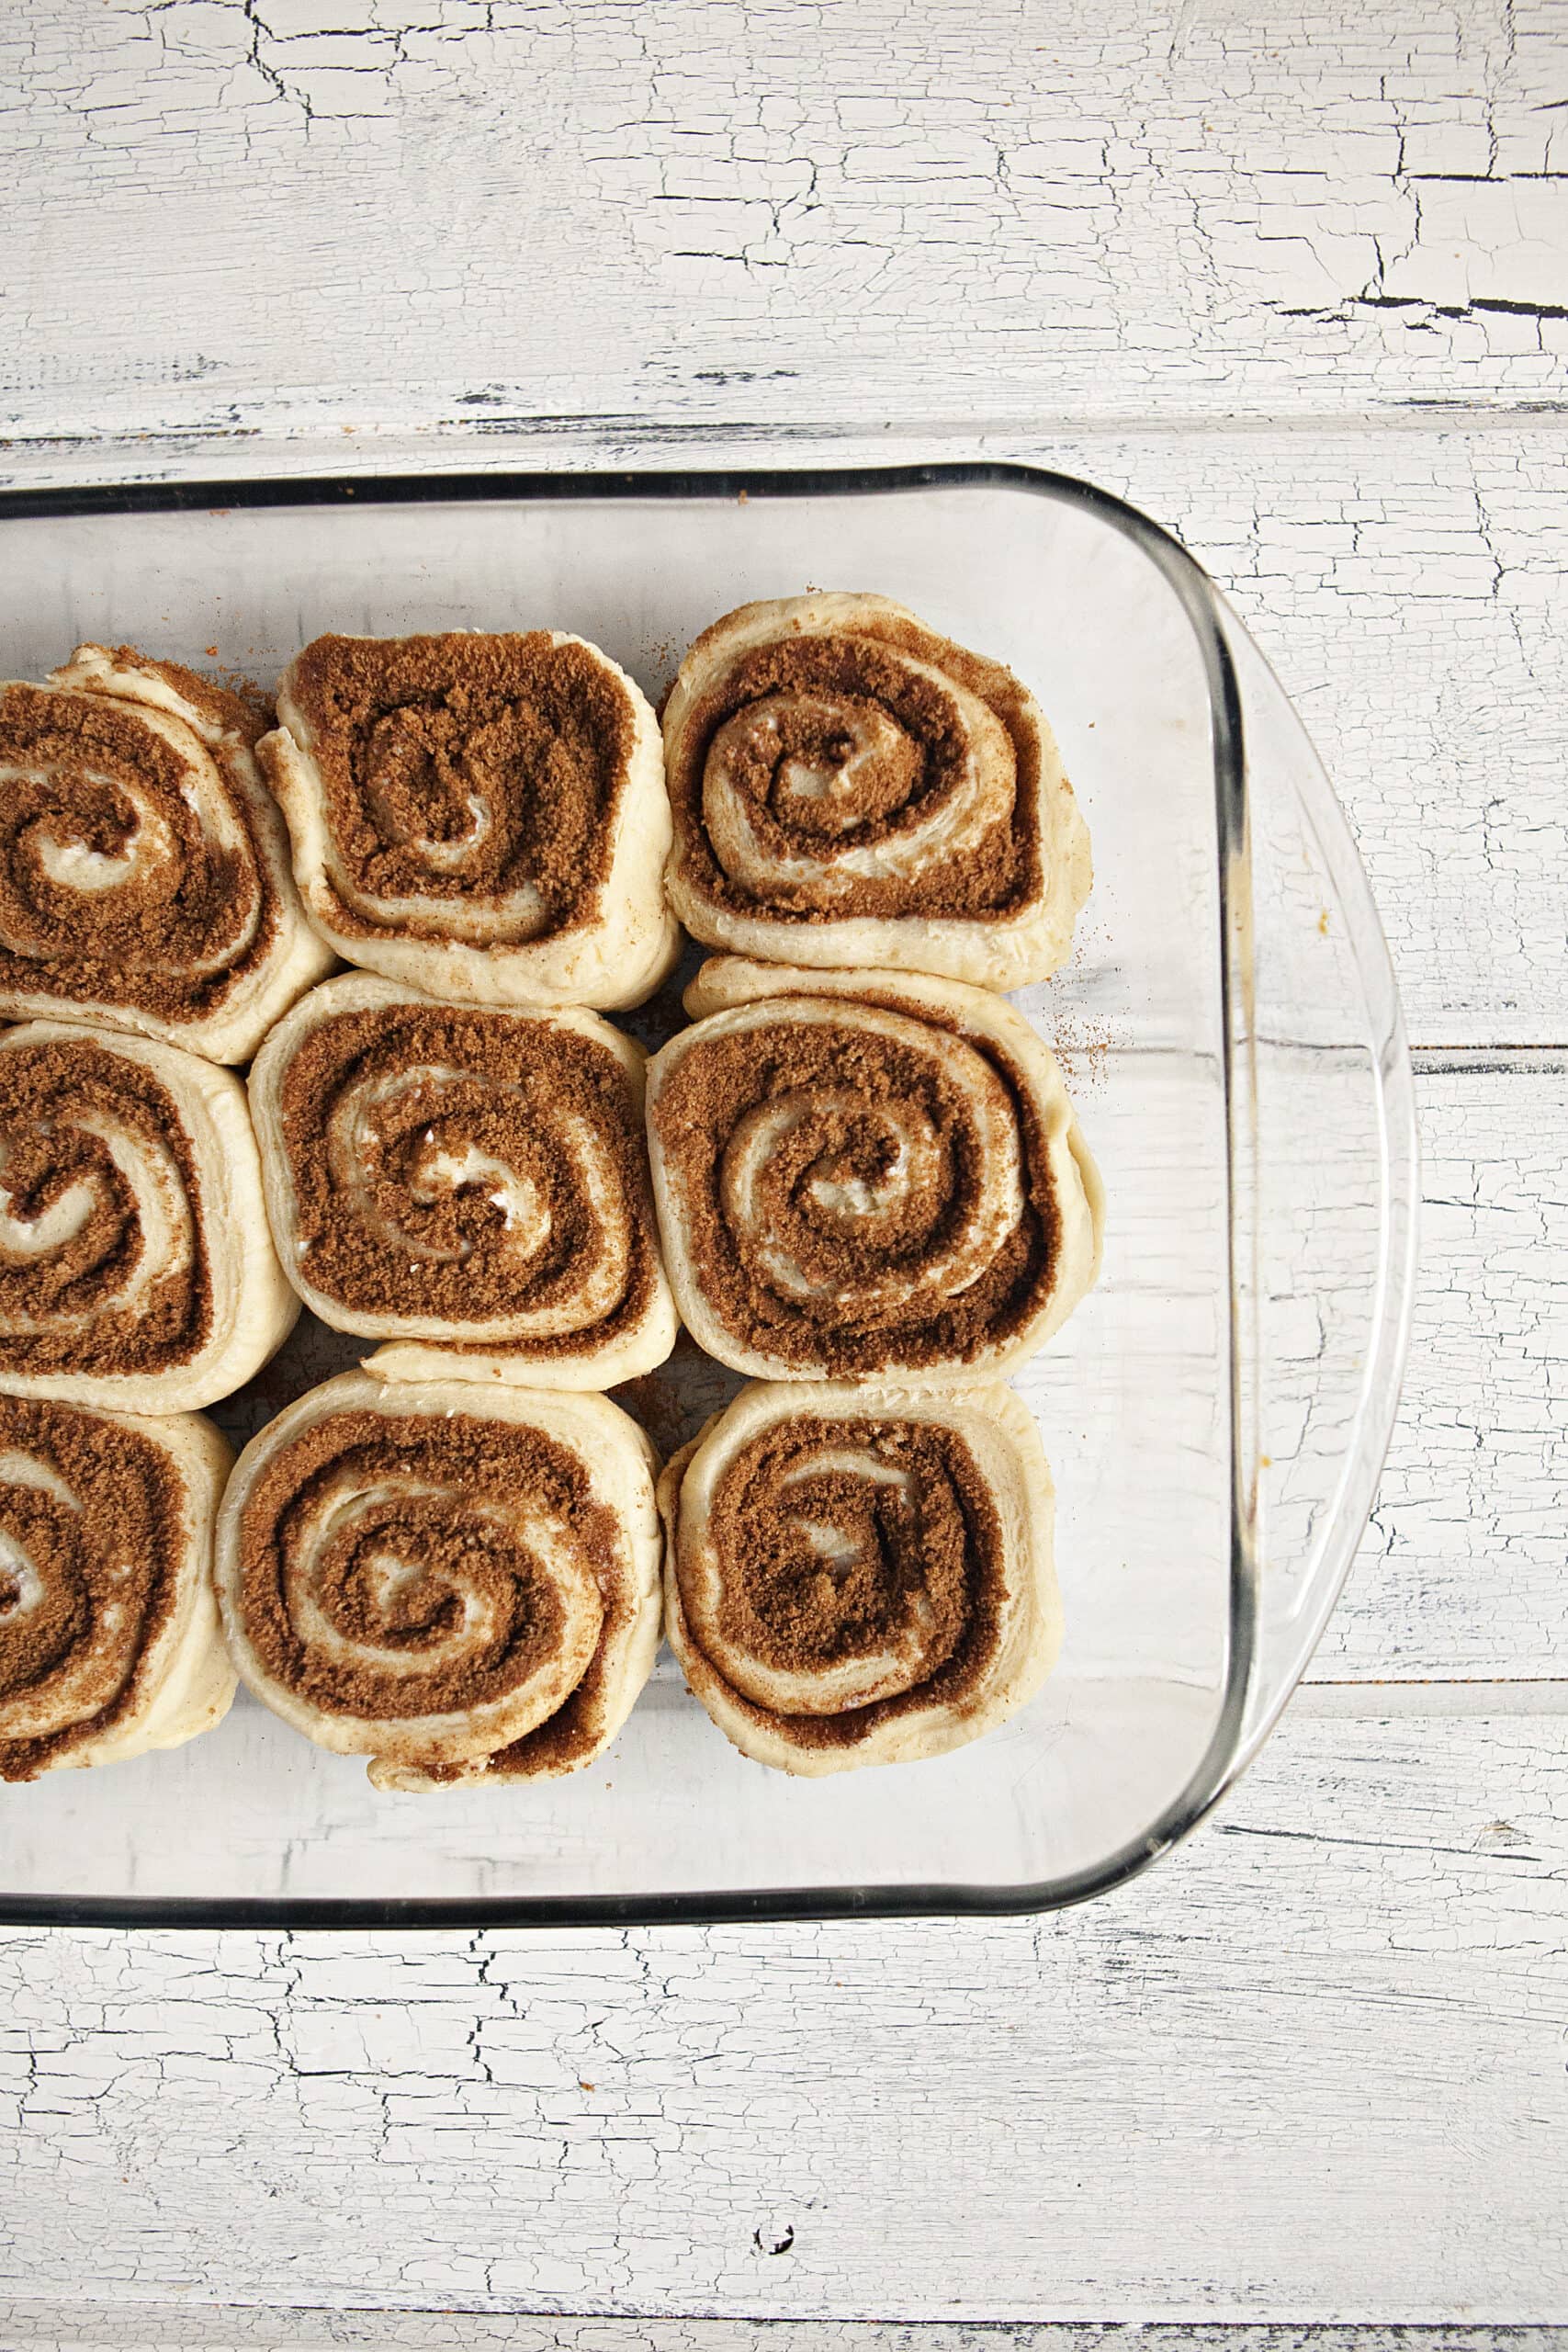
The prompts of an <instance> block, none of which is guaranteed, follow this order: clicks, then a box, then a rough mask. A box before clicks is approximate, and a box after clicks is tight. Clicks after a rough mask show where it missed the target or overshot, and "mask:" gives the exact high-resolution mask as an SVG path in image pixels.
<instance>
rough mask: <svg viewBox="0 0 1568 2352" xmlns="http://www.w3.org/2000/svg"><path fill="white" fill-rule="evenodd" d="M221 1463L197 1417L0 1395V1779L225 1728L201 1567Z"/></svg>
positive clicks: (219, 1658) (226, 1687)
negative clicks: (155, 1416)
mask: <svg viewBox="0 0 1568 2352" xmlns="http://www.w3.org/2000/svg"><path fill="white" fill-rule="evenodd" d="M231 1459H232V1456H231V1454H230V1452H229V1449H228V1447H227V1446H226V1445H225V1444H224V1442H223V1440H222V1439H221V1438H220V1435H219V1434H218V1431H217V1430H215V1429H214V1428H213V1427H212V1426H211V1424H210V1423H209V1422H207V1421H204V1420H201V1419H197V1417H196V1416H195V1415H186V1414H177V1415H172V1416H170V1417H169V1418H168V1419H164V1420H142V1419H135V1418H133V1417H132V1416H130V1415H129V1414H125V1413H102V1412H86V1411H83V1410H81V1409H79V1408H77V1407H75V1406H72V1405H58V1404H54V1403H51V1402H49V1401H47V1400H46V1399H44V1398H41V1397H0V1780H5V1781H36V1780H37V1779H38V1778H39V1774H40V1773H43V1772H52V1771H55V1770H59V1769H61V1768H62V1767H64V1766H85V1765H92V1764H113V1763H118V1762H120V1761H122V1760H123V1759H124V1758H127V1757H130V1756H141V1755H143V1754H145V1752H146V1751H147V1750H148V1749H149V1748H153V1747H181V1746H183V1744H184V1743H185V1741H186V1740H187V1739H194V1738H195V1737H196V1736H197V1733H198V1732H204V1731H208V1730H210V1728H211V1726H212V1725H213V1724H216V1723H218V1722H220V1720H221V1719H222V1717H223V1716H224V1715H226V1714H227V1713H228V1712H229V1702H230V1701H231V1699H232V1698H233V1695H234V1673H233V1668H231V1666H230V1663H229V1656H228V1652H227V1650H226V1649H225V1648H224V1645H223V1636H222V1633H221V1631H220V1626H219V1623H218V1609H217V1604H216V1602H215V1600H214V1599H213V1593H212V1582H211V1563H212V1520H213V1513H214V1512H215V1511H216V1510H217V1508H218V1500H219V1498H220V1495H221V1493H222V1491H223V1481H224V1477H225V1476H226V1474H227V1471H228V1468H229V1464H230V1462H231Z"/></svg>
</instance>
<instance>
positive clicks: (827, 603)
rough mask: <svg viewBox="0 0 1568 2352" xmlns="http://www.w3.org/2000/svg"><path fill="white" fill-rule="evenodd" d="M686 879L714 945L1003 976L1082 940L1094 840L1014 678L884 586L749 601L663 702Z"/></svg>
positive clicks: (711, 638)
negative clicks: (1078, 930) (866, 591)
mask: <svg viewBox="0 0 1568 2352" xmlns="http://www.w3.org/2000/svg"><path fill="white" fill-rule="evenodd" d="M664 738H665V757H666V764H667V769H668V774H669V781H670V793H671V803H672V807H673V810H674V823H675V846H674V850H673V853H672V855H671V871H670V889H671V899H672V901H673V903H674V906H675V910H676V912H677V913H678V914H679V915H680V916H681V918H682V922H685V924H686V926H687V928H688V929H689V930H691V931H692V932H693V933H694V934H695V935H696V937H697V938H699V939H703V940H706V941H707V942H709V943H710V944H713V945H716V946H721V947H729V948H736V949H740V950H743V951H745V952H747V953H749V954H752V955H758V956H778V957H779V958H780V959H781V960H785V961H788V962H792V963H797V964H806V965H810V966H820V967H841V968H847V967H852V966H853V965H856V964H869V965H874V966H882V967H894V968H897V969H904V968H909V969H914V970H925V971H932V972H942V973H947V974H949V975H951V976H952V977H953V978H960V979H965V980H971V981H976V982H978V983H980V984H982V985H985V986H989V987H995V988H1014V987H1018V986H1020V985H1021V984H1022V983H1023V982H1024V981H1026V980H1031V979H1036V978H1043V977H1044V975H1045V974H1046V973H1047V972H1050V971H1052V970H1054V969H1055V967H1056V965H1057V964H1058V963H1060V961H1061V960H1062V957H1063V956H1064V955H1065V954H1066V948H1067V945H1068V943H1069V942H1070V940H1071V937H1072V930H1073V924H1074V922H1075V921H1076V918H1077V911H1078V909H1079V907H1080V906H1081V904H1082V902H1083V899H1084V898H1085V896H1086V895H1087V892H1088V888H1089V853H1088V840H1087V835H1086V834H1085V831H1084V828H1083V822H1082V820H1081V818H1080V817H1079V816H1078V814H1077V806H1076V803H1075V801H1074V799H1073V795H1072V791H1071V788H1070V786H1068V785H1067V783H1066V778H1065V777H1064V776H1063V775H1062V773H1061V766H1060V762H1059V761H1058V759H1057V757H1056V752H1055V743H1054V742H1053V741H1052V738H1051V733H1050V729H1048V728H1047V727H1046V725H1045V722H1044V719H1043V717H1042V716H1041V713H1040V711H1039V709H1038V707H1036V705H1035V704H1034V702H1033V700H1032V697H1031V696H1030V695H1028V694H1027V693H1026V692H1025V690H1024V689H1023V687H1022V686H1021V685H1020V684H1019V682H1018V681H1017V679H1016V678H1014V677H1013V676H1012V675H1011V674H1010V672H1008V671H1006V670H1004V669H1002V668H1001V667H1000V665H999V664H998V663H997V662H987V661H984V660H982V659H981V658H980V657H979V656H978V655H976V654H973V653H970V652H968V651H966V650H965V649H964V648H963V647H962V646H958V645H954V644H953V642H952V641H951V640H950V639H946V638H942V637H939V636H937V635H936V634H935V633H934V632H933V631H932V630H931V629H928V628H925V627H924V625H923V624H922V623H921V622H919V621H918V620H917V619H916V618H915V616H914V615H913V614H911V613H908V612H905V611H904V610H903V608H902V607H901V606H899V605H893V604H889V603H888V602H887V600H886V598H884V597H879V596H856V595H818V596H808V597H799V598H795V599H791V600H785V601H783V602H780V603H776V604H764V605H745V606H743V607H742V608H741V609H740V610H739V612H735V613H731V614H730V615H728V616H727V617H726V618H725V619H724V620H722V621H718V622H716V623H715V625H714V627H713V628H710V629H708V630H707V631H706V632H705V635H704V636H703V637H701V638H699V639H698V640H697V642H696V644H695V645H694V647H693V648H692V650H691V651H690V652H689V653H688V654H687V656H686V659H685V661H684V662H682V667H681V672H680V674H679V676H678V678H677V680H676V682H675V684H674V686H673V688H672V689H671V695H670V701H669V705H668V707H667V708H666V711H665V717H664Z"/></svg>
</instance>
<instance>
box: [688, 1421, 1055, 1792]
mask: <svg viewBox="0 0 1568 2352" xmlns="http://www.w3.org/2000/svg"><path fill="white" fill-rule="evenodd" d="M659 1499H660V1509H661V1510H662V1511H663V1513H664V1518H665V1524H666V1530H667V1535H668V1541H667V1544H666V1547H665V1570H664V1589H665V1630H666V1632H667V1633H668V1634H669V1636H670V1645H671V1649H673V1651H674V1652H675V1655H676V1657H678V1658H679V1660H680V1662H681V1665H682V1668H684V1671H685V1675H686V1679H687V1681H688V1683H689V1684H690V1685H691V1688H692V1691H693V1692H694V1695H695V1697H696V1698H697V1699H698V1700H700V1702H702V1704H703V1705H704V1706H705V1708H706V1710H707V1712H708V1713H709V1714H710V1715H711V1716H712V1717H713V1719H714V1721H715V1723H716V1724H717V1725H718V1727H719V1729H720V1730H721V1731H722V1732H724V1733H725V1734H726V1735H727V1736H728V1738H730V1739H731V1740H733V1741H734V1743H735V1745H736V1747H739V1748H740V1749H741V1750H742V1751H743V1753H744V1754H746V1755H748V1756H751V1757H755V1758H756V1759H757V1761H758V1762H759V1763H760V1764H773V1765H776V1766H777V1767H778V1768H779V1769H780V1770H783V1771H785V1772H800V1773H811V1774H816V1773H824V1772H843V1771H848V1770H852V1768H853V1767H854V1766H856V1765H860V1764H902V1763H909V1762H912V1761H914V1760H915V1759H916V1758H919V1757H923V1756H942V1755H944V1754H946V1753H947V1751H948V1750H949V1749H950V1748H954V1747H964V1746H965V1745H966V1744H967V1743H968V1742H969V1741H970V1740H973V1739H978V1738H979V1737H980V1736H981V1735H982V1733H984V1732H987V1731H990V1730H992V1729H993V1728H994V1726H995V1725H996V1724H999V1723H1002V1722H1004V1721H1005V1720H1006V1718H1007V1717H1008V1716H1009V1715H1011V1714H1014V1713H1016V1712H1017V1711H1018V1709H1019V1708H1020V1707H1021V1706H1022V1705H1023V1704H1024V1703H1025V1702H1026V1701H1028V1700H1030V1699H1032V1697H1033V1695H1034V1693H1035V1691H1037V1690H1038V1689H1039V1688H1040V1685H1041V1683H1042V1682H1043V1680H1044V1679H1045V1677H1046V1675H1047V1674H1048V1673H1049V1671H1050V1669H1051V1668H1052V1666H1053V1665H1054V1663H1055V1657H1056V1652H1057V1649H1058V1648H1059V1646H1060V1642H1061V1610H1060V1605H1059V1602H1058V1600H1057V1594H1056V1579H1055V1566H1054V1565H1053V1555H1052V1528H1053V1520H1054V1513H1055V1495H1054V1490H1053V1487H1052V1484H1051V1474H1050V1471H1049V1469H1048V1468H1047V1466H1046V1462H1045V1456H1044V1454H1043V1452H1042V1450H1041V1445H1040V1439H1039V1436H1038V1434H1037V1433H1036V1430H1035V1427H1034V1423H1033V1420H1032V1418H1031V1416H1030V1414H1029V1413H1028V1411H1027V1410H1026V1409H1025V1408H1024V1407H1023V1406H1022V1405H1021V1403H1020V1401H1019V1399H1018V1398H1017V1397H1015V1396H1014V1395H1013V1394H1012V1392H1011V1390H1010V1389H1007V1388H982V1389H976V1390H975V1391H974V1392H973V1393H972V1394H970V1395H967V1396H964V1397H919V1396H915V1395H913V1394H911V1393H910V1392H908V1391H907V1390H898V1389H894V1388H863V1387H856V1386H851V1385H839V1384H834V1385H831V1386H829V1387H824V1388H819V1389H812V1390H810V1391H809V1392H807V1391H805V1390H802V1389H801V1388H799V1387H795V1386H791V1385H775V1384H773V1383H764V1382H760V1383H757V1384H755V1385H752V1386H751V1387H750V1388H745V1389H742V1391H741V1393H740V1395H739V1397H737V1398H736V1399H735V1402H734V1403H733V1404H732V1405H731V1406H730V1407H729V1408H728V1410H727V1411H726V1412H724V1413H721V1414H720V1415H719V1416H718V1417H717V1418H716V1419H715V1420H713V1421H711V1422H710V1423H709V1424H708V1426H707V1428H706V1429H705V1430H704V1431H703V1434H702V1436H701V1437H700V1438H699V1439H698V1440H697V1442H696V1443H695V1444H694V1445H690V1446H687V1447H686V1448H684V1450H683V1451H682V1453H678V1454H677V1455H676V1456H675V1458H674V1460H673V1461H672V1462H671V1464H670V1466H669V1468H668V1469H667V1470H666V1472H665V1473H664V1476H663V1477H662V1478H661V1479H660V1487H659Z"/></svg>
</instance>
